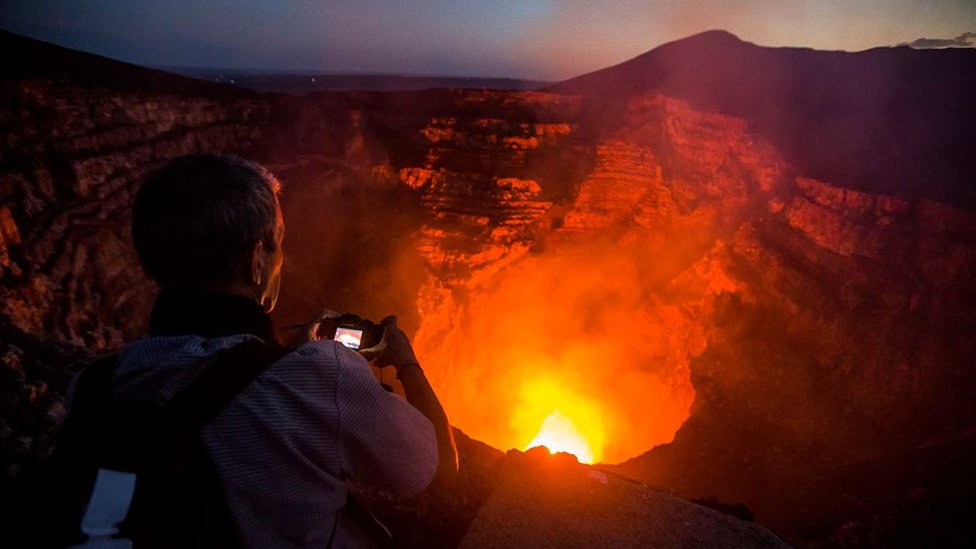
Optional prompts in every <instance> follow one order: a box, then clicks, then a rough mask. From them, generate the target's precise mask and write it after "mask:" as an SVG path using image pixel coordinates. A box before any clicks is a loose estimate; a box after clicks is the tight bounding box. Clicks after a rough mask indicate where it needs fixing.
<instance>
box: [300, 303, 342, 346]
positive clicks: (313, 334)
mask: <svg viewBox="0 0 976 549" xmlns="http://www.w3.org/2000/svg"><path fill="white" fill-rule="evenodd" d="M340 316H342V313H339V312H336V311H333V310H332V309H322V312H321V313H319V314H318V315H316V316H315V318H313V319H312V320H311V321H310V324H309V326H308V328H306V329H305V330H299V331H298V333H297V334H295V338H294V339H293V340H292V342H291V343H292V345H293V346H295V347H300V346H301V345H303V344H305V343H308V342H310V341H318V340H319V336H318V331H319V327H320V326H321V325H322V321H324V320H326V319H329V318H339V317H340Z"/></svg>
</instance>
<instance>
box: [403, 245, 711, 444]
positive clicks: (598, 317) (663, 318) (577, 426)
mask: <svg viewBox="0 0 976 549" xmlns="http://www.w3.org/2000/svg"><path fill="white" fill-rule="evenodd" d="M604 255H606V257H603V258H600V259H599V260H597V259H595V258H594V256H593V255H586V256H585V259H583V258H581V257H580V256H579V255H561V256H545V257H543V256H534V257H530V258H527V259H524V260H522V261H520V262H519V263H518V264H517V265H514V266H512V267H510V268H508V269H507V270H505V271H504V272H503V273H501V274H499V275H498V276H496V277H494V278H493V279H491V280H490V281H489V282H488V283H485V284H484V285H483V286H478V287H473V288H467V289H465V291H464V292H463V293H462V292H452V293H447V292H445V291H443V289H442V288H441V289H439V290H438V289H435V288H428V293H427V294H426V295H427V301H424V299H423V297H422V299H421V302H420V305H421V306H420V311H421V315H422V324H421V327H420V330H419V331H418V333H417V335H416V336H415V343H416V347H417V350H418V354H419V356H420V357H421V360H422V361H423V362H424V367H425V369H426V370H427V371H428V373H429V377H430V379H431V382H432V384H433V385H434V388H435V389H436V391H437V394H438V396H439V397H440V399H441V402H442V403H443V404H444V407H445V409H446V411H447V413H448V416H449V417H450V419H451V423H452V424H453V425H455V426H457V427H459V428H460V429H461V430H463V431H464V432H465V433H467V434H468V435H469V436H472V437H474V438H476V439H478V440H481V441H484V442H485V443H487V444H490V445H492V446H494V447H496V448H499V449H503V450H507V449H510V448H517V449H520V450H524V449H528V448H530V447H535V446H545V447H547V448H548V449H549V450H550V451H552V452H568V453H571V454H574V455H575V456H576V457H577V458H578V459H579V460H580V461H581V462H586V463H597V462H603V463H618V462H621V461H624V460H626V459H629V458H631V457H635V456H638V455H640V454H642V453H644V452H646V451H648V450H649V449H651V448H652V447H654V446H656V445H659V444H663V443H667V442H670V441H671V440H673V438H674V434H675V432H676V431H677V430H678V428H679V427H680V426H681V424H682V423H683V422H684V421H685V419H687V417H688V414H689V410H690V407H691V403H692V402H693V400H694V390H693V388H692V386H691V381H690V378H689V360H690V358H689V357H690V356H691V355H692V354H694V352H695V351H696V349H698V350H697V352H700V347H701V346H702V344H701V341H702V340H703V339H704V337H703V336H702V335H701V334H700V333H699V330H700V329H699V328H696V326H694V324H693V323H692V322H690V321H689V320H688V319H687V315H686V314H685V313H684V312H683V311H682V310H681V308H680V307H678V306H675V305H668V304H664V303H662V300H660V299H659V298H657V297H656V296H655V295H654V293H653V291H651V290H649V289H648V288H647V287H646V286H647V283H646V280H647V278H648V277H647V276H646V275H647V273H646V271H645V270H643V269H642V267H641V265H640V262H636V261H634V258H633V257H630V256H626V255H624V254H611V255H607V254H604ZM435 292H437V293H435ZM431 296H435V297H436V299H435V298H432V297H431ZM459 296H460V297H459Z"/></svg>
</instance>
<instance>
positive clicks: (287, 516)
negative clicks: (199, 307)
mask: <svg viewBox="0 0 976 549" xmlns="http://www.w3.org/2000/svg"><path fill="white" fill-rule="evenodd" d="M210 305H211V306H213V304H210ZM218 306H219V305H218ZM185 313H186V314H187V315H190V316H189V318H193V317H192V311H185ZM237 329H238V330H239V329H240V328H237ZM188 330H189V331H192V329H188ZM164 331H168V332H170V333H173V332H174V331H175V332H178V331H180V330H164ZM250 331H251V332H260V328H256V329H254V330H250ZM255 337H257V336H256V335H253V334H237V335H226V336H220V337H211V338H204V337H201V336H199V335H192V334H186V335H164V336H158V335H157V336H154V337H149V338H145V339H142V340H139V341H136V342H133V343H131V344H129V345H128V346H126V348H125V349H123V351H122V353H121V355H120V361H119V366H118V368H117V370H116V373H115V387H116V395H117V398H119V399H121V400H123V401H136V402H147V401H155V402H165V401H166V400H168V399H169V398H172V397H173V395H175V394H177V393H178V392H179V391H180V390H181V389H182V388H183V387H185V386H186V385H187V384H188V383H189V382H190V381H192V380H193V379H194V375H195V374H197V373H199V372H200V371H201V370H202V369H203V367H204V366H206V364H207V363H208V362H209V361H210V360H212V359H213V358H214V357H215V356H217V354H218V353H220V352H221V351H222V350H225V349H228V348H230V347H233V346H234V345H237V344H240V343H242V342H244V341H246V340H248V339H250V338H255ZM201 438H202V441H203V444H204V446H205V447H206V449H207V450H208V452H209V453H210V456H211V457H212V459H213V461H214V464H215V466H216V469H217V472H218V475H219V477H220V480H221V482H222V484H223V488H224V492H225V497H226V501H227V503H228V506H229V507H230V510H231V513H232V515H233V516H234V518H235V521H236V523H237V525H238V528H239V529H240V532H241V534H242V537H243V539H244V541H245V543H246V544H247V545H249V546H252V547H311V546H317V547H324V546H327V545H328V544H329V542H330V539H332V536H333V535H334V536H335V539H334V541H333V546H336V547H342V546H348V545H360V542H361V540H358V539H356V538H357V534H356V528H355V526H354V525H353V524H345V523H344V522H343V520H342V519H339V518H338V517H339V516H340V513H338V510H339V509H341V508H342V506H343V505H344V504H345V501H346V487H345V483H344V479H346V478H352V479H356V480H361V481H364V482H367V483H370V484H372V485H374V486H378V487H381V488H386V489H388V490H390V491H392V492H393V493H395V494H398V495H401V496H406V495H414V494H417V493H419V492H421V491H423V490H424V489H425V488H426V487H427V485H428V484H429V483H430V481H431V478H432V477H433V476H434V472H435V470H436V469H437V464H438V457H437V442H436V438H435V434H434V429H433V426H432V425H431V423H430V421H428V420H427V418H425V417H424V416H423V415H422V414H421V413H420V412H418V411H417V410H416V409H415V408H414V407H412V406H410V405H409V404H408V403H407V402H406V401H405V400H403V399H401V398H400V397H398V396H396V395H393V394H390V393H388V392H386V391H385V390H383V389H382V387H380V385H379V384H378V383H377V382H376V380H375V378H374V377H373V375H372V372H371V370H370V368H369V366H368V364H367V363H366V361H365V359H363V358H362V357H361V356H359V355H358V354H357V353H355V352H353V351H350V350H348V349H346V348H344V347H342V346H341V345H338V344H336V343H335V342H332V341H317V342H312V343H307V344H305V345H303V346H301V347H299V348H298V349H296V350H295V351H294V352H292V353H290V354H288V355H286V356H285V357H284V358H282V359H280V360H279V361H277V362H276V363H274V364H273V365H271V366H270V367H269V368H268V369H267V370H265V371H264V372H262V373H261V374H260V375H259V376H258V377H257V378H256V379H255V380H254V381H253V382H252V383H251V384H250V385H248V386H247V387H246V388H245V389H244V390H243V391H242V392H241V393H240V394H239V395H238V396H237V397H236V398H234V400H232V401H231V403H230V405H228V406H227V407H226V408H225V409H224V410H223V411H222V412H220V414H218V416H217V417H216V419H214V421H212V422H211V423H210V424H208V425H207V426H206V427H205V428H204V429H203V431H202V432H201ZM337 523H338V526H337ZM333 531H335V533H334V534H333Z"/></svg>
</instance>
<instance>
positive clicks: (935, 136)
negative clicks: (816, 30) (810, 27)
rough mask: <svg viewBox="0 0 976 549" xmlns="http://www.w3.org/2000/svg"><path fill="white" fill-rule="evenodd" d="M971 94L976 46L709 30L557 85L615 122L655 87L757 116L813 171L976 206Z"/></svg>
mask: <svg viewBox="0 0 976 549" xmlns="http://www.w3.org/2000/svg"><path fill="white" fill-rule="evenodd" d="M973 89H976V50H974V49H949V50H914V49H911V48H908V47H895V48H875V49H871V50H867V51H862V52H857V53H848V52H830V51H816V50H811V49H801V48H766V47H759V46H756V45H754V44H750V43H747V42H744V41H742V40H740V39H738V38H737V37H735V36H734V35H732V34H729V33H728V32H725V31H709V32H705V33H702V34H698V35H695V36H692V37H689V38H685V39H683V40H678V41H675V42H671V43H668V44H665V45H663V46H660V47H658V48H656V49H654V50H652V51H649V52H647V53H645V54H643V55H640V56H638V57H635V58H634V59H631V60H629V61H626V62H624V63H620V64H619V65H615V66H613V67H609V68H606V69H602V70H599V71H596V72H592V73H589V74H586V75H583V76H579V77H576V78H573V79H570V80H566V81H564V82H561V83H558V84H555V85H553V86H551V87H549V88H547V91H554V92H558V93H573V94H582V95H584V96H589V97H591V98H593V99H595V100H598V103H600V104H601V106H599V107H595V111H596V112H597V113H598V114H599V116H601V117H605V120H607V123H608V125H609V126H611V127H612V126H613V125H615V124H616V123H617V120H618V119H617V118H616V117H614V116H612V113H614V112H615V111H616V112H619V109H621V108H623V106H624V105H626V102H627V100H628V99H629V98H630V97H633V96H634V95H638V94H640V93H644V92H648V91H656V92H659V93H661V94H664V95H667V96H669V97H673V98H678V99H684V100H686V101H688V102H689V103H690V104H691V105H692V106H694V107H695V108H698V109H702V110H706V111H717V112H721V113H724V114H728V115H731V116H735V117H738V118H743V119H745V120H748V121H749V122H750V124H752V125H753V127H754V128H755V129H756V130H757V131H760V132H762V133H763V134H764V135H765V136H766V137H767V138H768V139H770V140H771V141H772V142H773V143H774V145H775V146H776V147H777V148H778V149H779V150H780V151H782V153H783V154H784V156H785V157H786V158H787V160H789V161H790V162H791V163H792V164H794V165H795V166H796V167H797V168H798V169H799V170H800V171H802V172H803V173H804V174H806V175H807V176H809V177H814V178H817V179H821V180H825V181H833V182H837V183H840V184H843V185H845V186H848V187H852V188H856V189H860V190H866V191H874V192H882V193H887V194H894V195H899V196H905V197H920V196H924V197H929V198H934V199H937V200H941V201H944V202H949V203H952V204H960V205H963V206H965V207H968V208H976V183H974V181H976V158H973V155H972V154H970V151H971V148H972V145H973V143H976V94H973V93H972V90H973Z"/></svg>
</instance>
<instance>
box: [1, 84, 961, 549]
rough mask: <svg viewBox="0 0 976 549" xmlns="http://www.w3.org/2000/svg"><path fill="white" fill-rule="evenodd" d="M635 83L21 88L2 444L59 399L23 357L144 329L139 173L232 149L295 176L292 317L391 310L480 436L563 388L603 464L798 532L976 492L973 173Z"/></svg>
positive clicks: (9, 128) (12, 139) (4, 205)
mask: <svg viewBox="0 0 976 549" xmlns="http://www.w3.org/2000/svg"><path fill="white" fill-rule="evenodd" d="M583 91H585V90H583ZM679 91H680V90H679ZM631 92H632V93H630V95H629V96H628V97H626V98H625V99H621V102H619V103H615V104H614V105H612V109H609V110H608V111H606V112H603V111H600V110H599V109H597V108H596V107H595V106H594V102H593V100H592V97H588V96H586V95H584V96H578V95H560V94H556V93H541V92H483V91H450V90H448V91H429V92H415V93H399V94H376V93H373V94H363V93H351V94H323V95H314V96H308V97H301V98H282V97H274V96H251V95H246V94H245V95H244V96H233V97H217V96H213V95H207V94H194V93H185V92H180V93H158V94H152V93H149V94H147V93H146V92H144V91H139V92H133V91H128V92H121V91H118V90H117V89H116V90H115V91H113V90H112V89H99V88H93V87H90V86H79V85H72V84H70V83H68V84H66V83H64V82H60V81H49V80H44V79H36V78H30V79H21V80H18V81H15V82H11V81H5V82H4V88H3V98H4V104H5V105H6V107H5V108H4V109H3V111H2V114H0V117H2V118H0V123H2V125H3V127H4V129H5V132H4V135H5V138H4V139H5V141H4V142H3V149H2V151H0V197H2V198H3V201H2V202H0V298H2V299H0V303H2V304H0V320H2V321H3V322H2V323H0V328H2V330H0V331H2V335H3V339H2V340H0V345H3V346H2V347H0V352H2V353H3V357H4V358H3V361H4V365H5V367H6V368H5V370H4V371H5V372H7V373H9V374H10V376H8V377H9V378H10V380H11V385H10V387H9V390H7V389H5V390H7V392H8V393H9V394H12V395H16V397H15V398H12V399H8V400H9V401H10V402H14V401H16V405H13V404H12V406H14V408H15V409H16V410H20V411H23V410H29V411H31V412H30V413H25V414H20V412H17V413H18V414H20V415H19V416H18V417H21V418H22V419H21V420H17V421H16V425H12V426H11V425H9V424H8V425H7V427H4V429H3V440H4V444H5V448H14V446H16V444H20V446H23V445H24V444H27V446H28V447H27V448H21V447H20V446H17V447H16V448H15V450H16V451H14V450H11V451H12V452H14V453H9V454H5V455H8V456H10V455H16V456H19V457H15V458H10V457H8V458H7V463H5V465H7V466H8V468H9V465H10V464H11V463H16V464H19V463H21V462H22V461H23V459H25V458H24V456H25V455H30V453H31V451H32V450H31V448H30V447H29V446H30V444H33V442H32V443H24V444H22V443H23V441H24V437H25V436H27V435H26V434H25V433H28V432H29V431H30V430H31V429H34V430H39V431H42V432H41V433H40V435H41V436H38V437H32V438H31V440H38V441H40V440H42V438H43V432H46V431H47V429H48V428H49V427H50V426H51V425H52V424H53V422H54V420H53V419H50V418H49V419H47V420H44V421H38V420H37V418H38V417H48V416H50V415H51V414H53V416H51V417H53V418H56V416H57V415H58V414H59V413H63V410H61V411H59V409H58V406H57V403H58V396H59V395H58V392H59V391H61V390H63V386H64V384H65V382H66V379H65V377H66V376H64V375H60V376H52V375H51V372H52V371H53V370H55V369H56V368H53V367H51V366H50V364H49V363H51V362H52V361H53V362H57V360H56V358H57V357H55V358H51V357H47V358H44V357H42V358H41V359H39V360H37V361H34V360H33V359H31V358H29V357H28V359H23V357H24V356H26V355H28V354H34V352H35V351H33V349H46V348H49V347H48V346H46V344H45V342H47V344H49V345H53V344H51V343H50V342H52V341H55V340H69V341H73V342H75V343H78V344H83V345H86V346H88V347H89V348H92V349H101V348H107V347H112V346H117V345H118V344H120V343H121V342H123V341H124V340H126V339H129V338H131V337H135V336H138V335H141V333H142V331H143V324H142V322H143V319H144V318H145V315H146V313H147V311H148V307H149V305H150V303H151V297H152V289H151V286H150V285H149V284H148V281H146V280H145V278H144V277H143V275H142V274H141V273H140V271H139V270H138V268H137V267H136V263H135V257H134V254H133V252H132V251H131V249H130V246H129V243H128V228H127V215H128V207H129V204H130V203H131V199H132V196H133V192H134V190H135V189H136V188H137V185H138V180H139V178H140V177H141V176H142V175H143V174H144V173H145V172H146V171H147V170H148V169H150V168H152V167H154V166H156V165H158V164H159V163H161V162H163V161H165V160H166V159H168V158H171V157H173V156H177V155H179V154H184V153H187V152H193V151H197V150H215V149H216V150H225V151H232V152H241V153H244V154H249V155H252V156H254V157H255V158H257V159H258V160H260V161H263V162H266V163H268V164H269V165H270V166H271V167H272V169H273V170H274V171H275V172H276V173H277V175H278V176H279V178H281V179H282V180H283V181H284V184H285V192H284V194H283V195H282V203H283V209H284V212H285V219H286V224H287V225H288V227H289V229H288V233H289V236H288V240H287V241H286V249H287V250H288V252H289V259H288V262H287V263H286V265H285V276H286V278H285V289H284V293H283V295H282V301H281V307H280V309H281V310H280V311H279V313H278V314H279V320H281V321H282V323H283V324H286V323H288V322H291V321H295V322H297V321H301V320H306V318H305V317H306V316H311V315H312V314H314V313H316V312H317V307H319V306H321V305H326V304H330V305H332V306H333V307H336V308H342V309H349V310H355V311H357V312H361V313H363V314H366V315H369V316H373V317H379V316H381V315H383V314H386V313H389V312H391V309H392V310H395V311H396V312H398V314H400V315H401V317H403V318H404V319H405V320H406V324H407V325H408V326H410V327H411V328H412V330H411V331H414V332H415V336H414V340H415V343H416V345H417V347H418V352H419V354H420V355H421V356H422V357H423V360H424V363H425V369H427V371H428V372H429V374H430V377H431V379H432V381H433V383H434V385H435V387H436V388H437V389H438V392H439V394H440V395H441V396H442V399H443V400H444V403H445V406H446V407H447V409H448V412H449V414H450V417H451V418H452V420H453V422H454V423H455V424H456V425H458V426H459V427H461V428H462V429H464V430H465V431H466V432H468V433H469V434H471V435H472V436H473V437H474V438H476V439H479V440H484V441H486V442H488V443H489V444H492V445H495V446H498V447H501V448H502V449H507V448H508V447H511V446H517V447H522V448H524V447H525V446H526V445H528V444H529V443H530V440H532V439H533V437H534V436H535V435H536V434H537V432H538V431H539V430H540V428H541V426H542V425H543V424H544V423H545V421H544V420H545V419H546V418H547V415H549V414H551V413H553V412H554V411H558V412H559V414H560V415H561V416H562V417H564V418H566V419H568V420H569V421H570V422H573V423H574V425H575V428H576V430H577V431H579V433H580V434H581V435H582V436H583V437H584V438H586V439H587V440H588V441H589V443H590V445H591V447H592V448H591V449H592V450H593V453H594V456H595V457H594V460H595V461H602V462H605V463H619V465H617V466H615V467H614V469H615V470H616V471H619V472H622V473H624V474H626V475H627V476H630V477H632V478H637V479H639V480H642V481H644V482H649V483H652V484H655V485H658V486H661V487H664V488H667V489H669V490H672V491H674V492H676V493H677V494H679V495H681V496H685V497H689V498H715V499H718V500H720V501H723V502H728V503H736V502H741V503H744V504H746V505H747V506H748V507H749V508H751V509H752V510H753V511H754V512H755V515H756V518H757V520H758V521H760V522H761V523H764V524H767V525H770V526H772V527H773V528H774V529H775V530H777V531H779V532H782V533H784V534H786V535H788V537H789V538H790V539H791V540H793V541H798V542H804V543H812V542H816V541H817V540H832V541H834V542H837V541H839V542H841V543H845V544H849V545H854V546H863V545H871V544H878V543H884V541H885V540H886V539H897V538H901V539H914V538H911V536H912V535H914V534H916V533H917V532H918V529H917V528H919V527H920V526H924V525H925V524H932V523H933V522H932V521H933V520H935V519H932V518H931V517H929V516H928V515H926V514H925V512H924V511H925V510H926V509H938V508H940V506H943V505H947V504H948V503H955V502H959V501H966V498H967V497H968V496H967V494H972V490H971V489H970V491H969V492H965V490H966V489H967V488H965V487H967V486H968V487H970V488H971V487H972V486H973V483H974V479H973V477H972V474H971V472H970V471H971V468H967V467H966V466H965V464H966V463H970V461H967V460H969V459H970V458H971V457H972V456H973V455H974V449H976V441H974V435H973V431H972V427H971V426H972V425H973V420H974V419H976V418H974V417H973V411H972V407H971V406H970V405H969V403H970V402H971V401H972V399H973V397H974V396H976V395H974V394H973V392H974V388H976V380H974V379H973V373H972V369H971V368H970V367H969V363H970V362H971V359H970V357H971V356H972V354H973V351H974V339H973V336H972V334H974V333H976V330H974V328H976V314H974V311H973V307H972V304H973V303H976V285H974V283H973V277H972V274H971V273H973V272H976V216H974V214H973V213H972V210H971V209H967V208H965V207H955V206H953V203H951V202H948V201H946V200H943V201H941V202H940V201H935V200H933V199H932V198H931V197H932V196H936V197H939V196H949V195H952V194H953V193H955V192H956V191H958V188H956V186H955V183H953V189H955V190H954V191H953V193H948V194H943V195H940V194H939V193H917V194H912V192H910V190H911V188H912V187H911V186H910V185H909V186H905V185H902V184H899V187H898V192H897V193H890V194H889V193H884V192H880V191H879V190H878V189H880V188H883V187H884V184H883V182H882V181H871V182H868V183H865V180H864V177H867V176H866V175H865V174H868V175H870V174H871V173H880V172H875V171H872V169H867V168H865V169H861V168H862V167H857V166H855V167H853V168H852V172H851V173H855V174H856V175H857V186H856V187H857V188H858V189H861V190H855V189H854V188H852V187H853V186H852V185H851V184H850V182H849V181H848V180H845V179H844V177H843V175H844V173H845V172H844V170H842V169H840V168H838V167H837V166H831V167H830V170H827V171H825V172H823V173H820V172H817V173H811V170H809V169H808V168H807V160H808V159H809V158H808V157H806V156H804V157H803V158H801V161H797V160H796V159H797V157H796V155H795V153H796V151H794V150H792V149H787V148H784V147H783V145H782V141H781V140H780V138H781V137H782V136H780V135H778V134H771V133H770V132H769V131H767V130H768V128H765V127H764V126H763V125H762V124H757V123H755V120H753V119H751V118H749V116H748V114H749V112H744V113H742V112H728V110H729V109H725V110H723V109H722V108H713V107H715V106H716V105H705V106H703V105H702V104H700V103H699V102H696V101H695V100H694V99H695V98H694V97H692V98H691V100H689V99H687V98H680V97H675V96H676V95H680V94H677V93H675V94H672V95H669V94H667V93H662V92H661V91H654V90H636V91H633V90H631ZM699 99H700V98H699ZM718 106H719V107H721V106H722V105H718ZM821 145H823V143H821ZM823 146H826V145H823ZM818 154H819V152H818ZM950 172H952V173H954V171H953V170H948V171H947V172H945V173H950ZM824 173H826V174H828V175H831V177H824ZM834 176H836V178H832V177H834ZM902 183H904V182H902ZM865 189H868V190H865ZM906 189H907V190H906ZM926 197H928V198H926ZM963 202H964V203H965V201H963ZM296 235H304V236H302V237H300V236H296ZM364 288H369V289H370V292H369V293H368V294H366V295H364V293H365V292H364ZM320 302H321V303H320ZM38 342H40V343H38ZM37 352H38V353H40V352H41V351H37ZM68 362H71V361H68ZM77 362H79V361H77V360H76V361H74V362H72V364H75V363H77ZM74 367H76V366H72V367H71V368H68V370H69V371H70V370H71V369H72V368H74ZM41 381H47V382H48V383H49V385H44V390H43V391H41V390H40V388H41V385H38V384H37V383H38V382H41ZM5 387H7V386H6V385H5ZM39 395H40V396H39ZM14 408H11V410H13V409H14ZM6 414H7V413H6V412H5V415H6ZM32 414H33V415H32ZM9 417H14V412H10V416H9ZM594 418H598V419H594ZM39 426H40V427H39ZM15 443H16V444H15ZM37 444H38V446H37V447H36V448H34V449H33V451H34V452H35V454H36V453H40V452H43V451H44V449H45V448H47V447H49V443H42V442H37ZM17 448H19V449H17ZM14 473H15V471H13V470H12V469H10V470H8V472H7V476H8V477H9V476H12V475H13V474H14ZM959 487H962V488H959ZM482 496H484V494H482ZM479 497H481V496H479ZM484 499H485V498H481V499H480V500H479V501H482V502H483V501H484ZM947 502H948V503H947ZM970 505H971V504H970ZM919 509H921V511H919ZM469 511H472V510H471V509H467V510H466V511H465V513H468V515H471V516H473V515H472V514H471V513H469ZM468 515H466V516H468ZM469 518H471V517H469ZM935 523H938V521H937V520H936V521H935ZM952 527H953V524H948V525H947V528H949V529H950V530H951V528H952ZM954 527H956V528H958V524H956V525H955V526H954ZM913 528H914V530H913ZM886 536H887V537H886ZM457 539H460V537H458V538H457ZM919 539H920V540H922V541H924V540H925V539H926V538H924V537H923V538H919ZM946 539H950V540H951V539H953V538H952V537H951V535H950V537H949V538H946ZM879 540H880V541H879Z"/></svg>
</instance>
